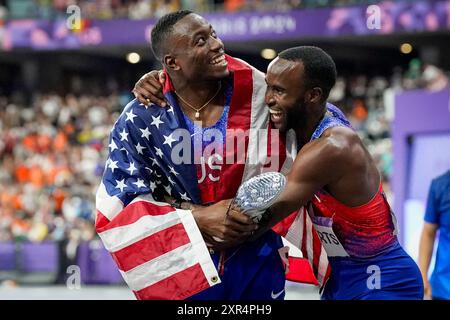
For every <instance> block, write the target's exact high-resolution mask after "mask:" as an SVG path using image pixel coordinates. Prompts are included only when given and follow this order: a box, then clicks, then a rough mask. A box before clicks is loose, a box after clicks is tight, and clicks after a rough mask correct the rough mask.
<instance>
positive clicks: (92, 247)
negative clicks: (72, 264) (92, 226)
mask: <svg viewBox="0 0 450 320" xmlns="http://www.w3.org/2000/svg"><path fill="white" fill-rule="evenodd" d="M77 263H78V266H79V267H80V269H81V281H82V282H83V283H87V284H119V283H123V278H122V275H121V274H120V272H119V270H118V268H117V265H116V263H115V262H114V260H113V259H112V257H111V255H110V254H109V252H108V251H107V250H106V249H105V248H104V247H103V245H102V243H101V242H100V241H91V242H89V243H82V244H80V246H79V248H78V259H77Z"/></svg>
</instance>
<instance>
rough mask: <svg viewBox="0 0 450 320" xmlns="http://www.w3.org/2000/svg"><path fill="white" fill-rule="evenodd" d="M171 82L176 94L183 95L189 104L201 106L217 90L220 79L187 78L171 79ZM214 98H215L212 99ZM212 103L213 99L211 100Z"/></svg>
mask: <svg viewBox="0 0 450 320" xmlns="http://www.w3.org/2000/svg"><path fill="white" fill-rule="evenodd" d="M172 84H173V86H174V88H175V91H176V92H177V95H179V96H181V97H183V99H184V100H186V101H188V102H189V103H190V104H191V105H193V106H197V107H201V106H202V105H203V104H204V103H205V102H206V101H208V99H210V98H211V97H212V96H213V95H214V94H215V93H216V92H217V90H218V88H219V86H220V80H217V81H204V82H195V83H194V81H189V80H187V79H179V78H178V79H177V78H176V77H175V78H173V79H172ZM214 100H215V99H214ZM212 103H214V101H212Z"/></svg>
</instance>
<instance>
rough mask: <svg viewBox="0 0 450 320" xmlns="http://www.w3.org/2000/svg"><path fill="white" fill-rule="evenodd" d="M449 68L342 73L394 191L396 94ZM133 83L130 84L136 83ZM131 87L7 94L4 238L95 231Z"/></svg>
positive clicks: (74, 238) (349, 104)
mask: <svg viewBox="0 0 450 320" xmlns="http://www.w3.org/2000/svg"><path fill="white" fill-rule="evenodd" d="M448 79H449V77H448V75H447V74H446V73H445V72H443V71H441V70H439V69H437V68H436V67H434V66H431V65H429V66H422V65H421V62H420V61H419V60H416V59H415V60H412V61H411V63H410V65H409V68H408V69H407V70H401V69H400V68H398V69H395V70H394V72H393V73H392V75H391V76H390V77H373V78H368V77H367V76H365V75H363V74H355V75H353V76H348V77H345V78H342V77H340V78H338V81H337V84H336V86H335V87H334V89H333V90H332V92H331V94H330V101H331V102H333V103H335V104H337V105H338V106H339V107H341V108H342V109H343V110H344V111H345V113H346V114H347V115H348V117H349V118H350V120H351V122H352V124H353V126H354V127H355V129H356V130H358V132H359V133H360V135H361V137H362V138H363V139H364V141H365V143H366V145H367V146H368V148H369V151H370V152H371V153H372V154H373V155H374V157H375V159H376V161H377V164H378V167H379V169H380V171H381V173H382V174H383V177H384V182H385V186H384V187H385V190H386V192H387V193H388V194H389V190H390V188H389V177H390V175H391V174H392V152H391V148H392V143H391V138H390V123H391V121H392V112H393V111H392V109H393V107H392V103H393V101H392V99H393V98H392V97H393V94H394V93H395V92H398V91H401V90H410V89H415V88H427V89H430V90H439V89H442V88H443V87H445V86H447V85H448ZM132 85H133V84H130V87H131V86H132ZM132 98H133V97H132V95H131V93H130V92H125V93H121V94H119V93H111V94H109V95H107V96H95V95H73V94H67V95H65V96H61V95H56V94H39V93H36V94H34V95H33V98H32V103H31V104H27V103H24V102H22V101H24V100H23V99H20V93H18V94H13V95H11V96H9V97H6V96H0V241H9V240H15V241H24V240H27V241H33V242H40V241H43V240H56V241H61V240H68V241H70V242H71V243H75V244H76V243H79V242H81V241H85V240H90V239H93V238H95V236H96V235H95V232H94V228H93V221H94V201H95V191H96V188H97V185H98V182H99V180H100V177H101V175H102V172H103V168H104V163H105V160H106V151H107V145H108V135H109V131H110V129H111V127H112V126H113V124H114V121H115V119H116V118H117V117H118V116H119V114H120V112H121V110H122V109H123V107H124V106H125V105H126V104H127V102H128V101H130V100H131V99H132Z"/></svg>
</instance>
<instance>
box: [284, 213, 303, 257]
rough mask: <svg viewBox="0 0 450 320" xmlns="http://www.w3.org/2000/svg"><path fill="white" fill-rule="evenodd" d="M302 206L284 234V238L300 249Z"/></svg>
mask: <svg viewBox="0 0 450 320" xmlns="http://www.w3.org/2000/svg"><path fill="white" fill-rule="evenodd" d="M302 212H303V208H301V209H300V210H299V211H298V212H297V216H296V217H295V219H294V221H293V222H292V225H291V226H290V227H289V230H288V232H287V234H286V239H287V240H288V241H289V242H291V243H292V244H293V245H295V246H296V247H297V248H299V249H300V250H301V248H302V236H303V219H302V218H303V216H302Z"/></svg>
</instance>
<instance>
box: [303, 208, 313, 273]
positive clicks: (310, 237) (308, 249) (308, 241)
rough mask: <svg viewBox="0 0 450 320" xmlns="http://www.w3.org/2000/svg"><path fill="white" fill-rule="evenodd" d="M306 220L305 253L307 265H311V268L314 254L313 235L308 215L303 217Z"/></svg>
mask: <svg viewBox="0 0 450 320" xmlns="http://www.w3.org/2000/svg"><path fill="white" fill-rule="evenodd" d="M305 218H306V252H307V254H308V260H309V263H310V264H311V266H313V265H314V264H313V258H314V254H313V251H314V250H313V249H314V247H313V240H314V239H313V233H312V231H313V230H312V222H311V219H310V218H309V215H307V214H306V215H305Z"/></svg>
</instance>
